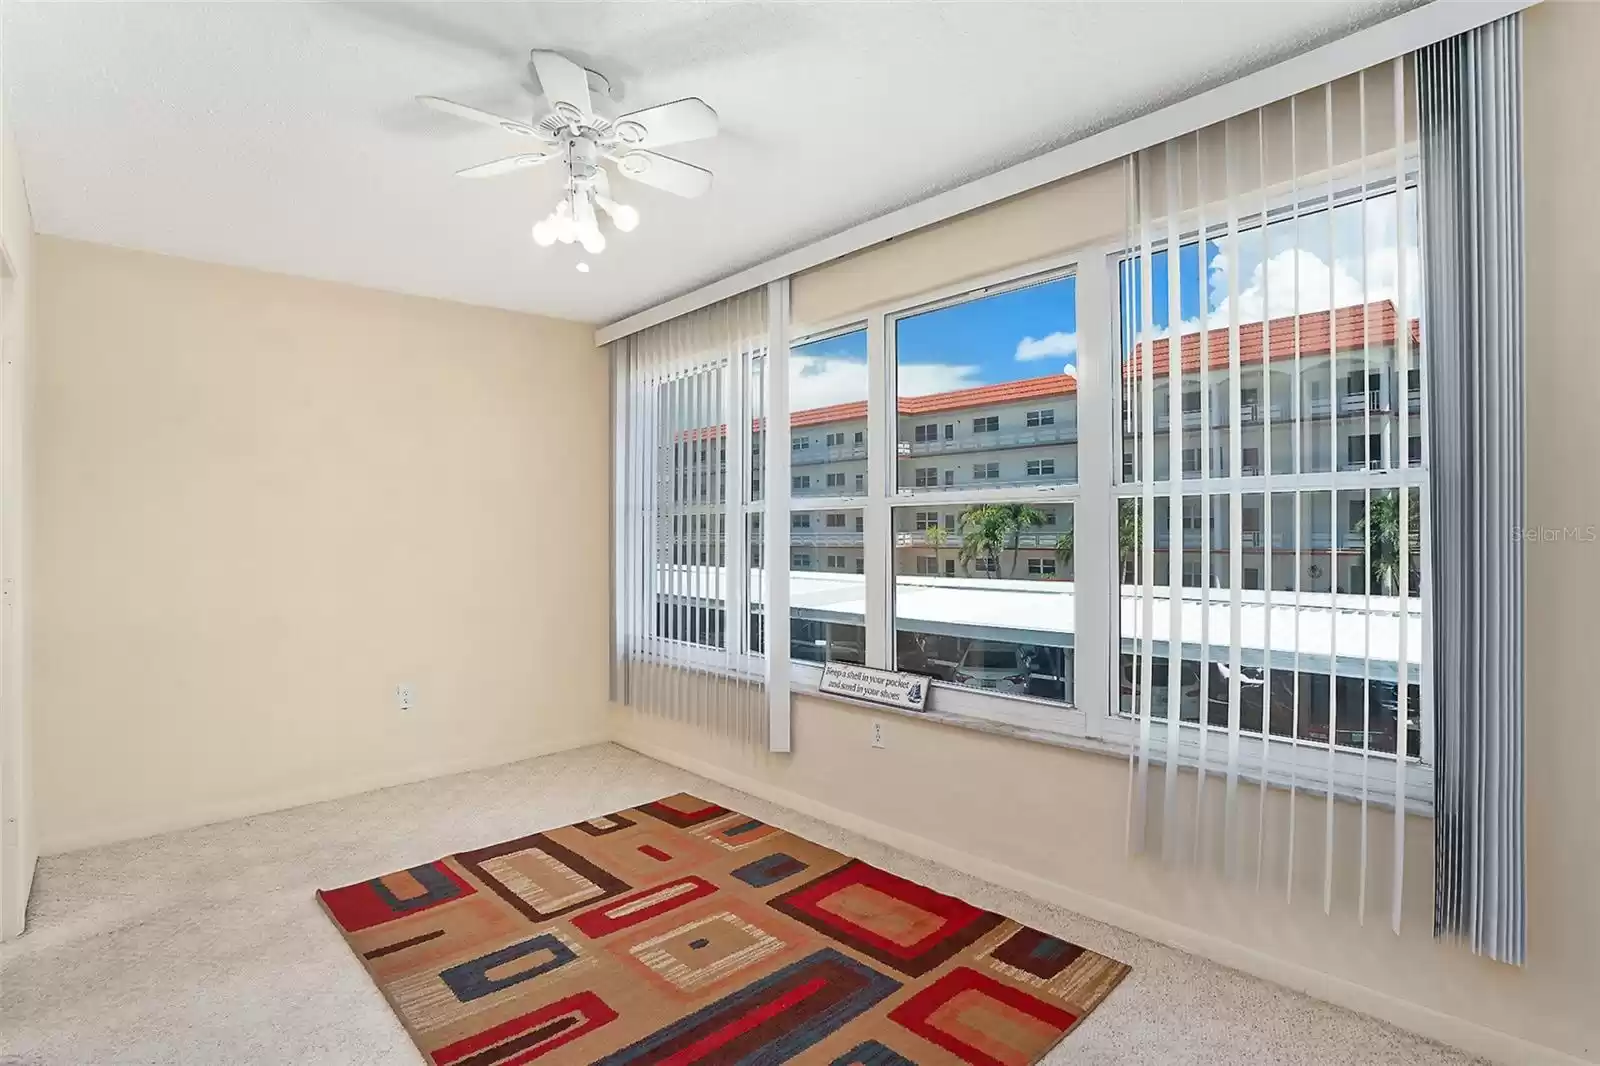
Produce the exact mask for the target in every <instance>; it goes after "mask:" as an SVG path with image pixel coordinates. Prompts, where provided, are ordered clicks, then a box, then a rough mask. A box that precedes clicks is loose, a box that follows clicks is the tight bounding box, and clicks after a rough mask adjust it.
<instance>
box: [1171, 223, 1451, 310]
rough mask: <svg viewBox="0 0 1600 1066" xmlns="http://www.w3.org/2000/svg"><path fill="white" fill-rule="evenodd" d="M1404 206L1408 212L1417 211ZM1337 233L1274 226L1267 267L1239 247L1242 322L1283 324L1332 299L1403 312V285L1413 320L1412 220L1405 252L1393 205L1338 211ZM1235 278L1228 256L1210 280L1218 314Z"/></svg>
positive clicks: (1244, 244) (1247, 244)
mask: <svg viewBox="0 0 1600 1066" xmlns="http://www.w3.org/2000/svg"><path fill="white" fill-rule="evenodd" d="M1407 206H1408V209H1409V208H1410V207H1411V206H1412V205H1411V204H1409V203H1408V205H1407ZM1321 217H1322V218H1326V217H1327V216H1325V215H1324V216H1321ZM1333 225H1334V232H1333V233H1331V234H1330V233H1329V232H1328V230H1327V228H1326V225H1319V224H1315V223H1313V222H1309V221H1308V222H1305V223H1302V225H1301V228H1300V232H1299V234H1298V237H1297V235H1296V234H1295V231H1294V229H1293V228H1292V227H1291V226H1289V225H1288V224H1285V223H1280V224H1278V225H1275V226H1273V227H1272V228H1271V230H1270V240H1269V243H1270V244H1271V245H1272V246H1273V248H1272V254H1271V255H1270V256H1269V257H1268V258H1267V259H1266V260H1265V261H1264V262H1263V261H1262V258H1261V243H1260V241H1259V240H1256V241H1243V240H1241V242H1240V243H1241V253H1242V254H1241V256H1240V258H1241V260H1242V262H1241V264H1240V265H1241V270H1240V277H1239V303H1238V307H1239V319H1240V321H1242V322H1259V321H1261V319H1262V318H1263V317H1267V316H1270V317H1272V318H1281V317H1286V316H1290V315H1296V314H1302V315H1303V314H1307V313H1309V312H1314V311H1326V310H1327V309H1328V307H1329V306H1330V303H1329V298H1330V296H1331V298H1332V306H1333V307H1359V306H1361V305H1362V304H1363V303H1376V302H1379V301H1383V300H1389V301H1391V302H1393V303H1395V304H1396V305H1397V306H1398V304H1399V303H1400V300H1401V296H1402V293H1401V282H1402V279H1403V281H1404V289H1405V291H1404V293H1403V295H1404V298H1405V303H1406V311H1407V314H1409V315H1415V314H1416V311H1417V308H1418V307H1420V306H1421V297H1422V290H1421V284H1422V264H1421V261H1420V257H1419V255H1418V253H1417V249H1416V247H1415V245H1414V244H1412V243H1411V241H1412V240H1414V238H1415V231H1416V227H1415V218H1414V217H1412V218H1410V219H1409V220H1408V222H1407V229H1408V234H1407V236H1408V238H1410V240H1408V242H1407V243H1408V247H1406V248H1405V249H1404V250H1403V252H1402V249H1401V248H1400V247H1399V244H1398V240H1397V234H1396V231H1395V212H1394V203H1393V201H1392V200H1388V199H1386V198H1380V199H1375V200H1370V201H1366V203H1365V209H1364V210H1363V209H1360V208H1356V207H1354V206H1353V205H1352V206H1350V207H1343V208H1339V209H1338V210H1336V211H1335V212H1334V218H1333ZM1363 228H1364V230H1365V232H1363ZM1330 243H1331V244H1332V246H1333V254H1332V255H1331V256H1330V255H1329V250H1328V248H1329V244H1330ZM1330 259H1331V260H1332V266H1330V265H1329V260H1330ZM1363 263H1364V264H1365V270H1364V271H1363V269H1362V267H1363ZM1230 275H1231V269H1230V263H1229V259H1228V255H1227V253H1226V251H1224V252H1223V253H1222V254H1219V255H1218V256H1216V257H1215V258H1214V259H1213V260H1212V261H1211V268H1210V270H1209V276H1208V278H1207V281H1208V285H1207V288H1208V290H1209V295H1210V304H1211V308H1212V309H1213V313H1216V314H1225V312H1226V309H1227V306H1228V287H1229V284H1230ZM1191 328H1193V327H1191Z"/></svg>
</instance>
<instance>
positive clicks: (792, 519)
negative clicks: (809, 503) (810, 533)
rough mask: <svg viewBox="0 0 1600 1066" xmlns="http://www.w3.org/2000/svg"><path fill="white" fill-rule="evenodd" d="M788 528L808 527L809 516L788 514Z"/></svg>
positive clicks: (809, 525) (809, 524)
mask: <svg viewBox="0 0 1600 1066" xmlns="http://www.w3.org/2000/svg"><path fill="white" fill-rule="evenodd" d="M789 528H790V529H810V528H811V516H810V515H808V514H796V515H790V516H789Z"/></svg>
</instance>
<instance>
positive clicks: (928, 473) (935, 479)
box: [916, 466, 939, 489]
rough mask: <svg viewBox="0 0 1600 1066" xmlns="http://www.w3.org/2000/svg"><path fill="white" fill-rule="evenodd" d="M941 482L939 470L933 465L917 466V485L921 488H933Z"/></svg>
mask: <svg viewBox="0 0 1600 1066" xmlns="http://www.w3.org/2000/svg"><path fill="white" fill-rule="evenodd" d="M938 484H939V470H938V468H937V467H932V466H919V467H917V477H916V485H917V488H919V489H931V488H935V487H937V486H938Z"/></svg>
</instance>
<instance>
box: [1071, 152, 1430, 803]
mask: <svg viewBox="0 0 1600 1066" xmlns="http://www.w3.org/2000/svg"><path fill="white" fill-rule="evenodd" d="M1416 168H1417V160H1416V158H1415V156H1408V158H1407V160H1406V181H1405V182H1404V183H1403V184H1398V185H1397V183H1396V181H1395V180H1394V178H1393V177H1392V176H1387V177H1386V176H1380V175H1369V176H1368V178H1369V180H1367V182H1366V184H1365V185H1362V184H1360V183H1358V182H1354V181H1349V180H1346V181H1343V182H1342V183H1341V186H1340V187H1339V188H1337V189H1335V190H1334V192H1333V195H1332V196H1331V197H1329V196H1328V195H1326V193H1324V194H1322V195H1320V196H1319V195H1317V194H1315V193H1313V192H1312V191H1311V188H1312V186H1311V184H1310V183H1307V184H1303V185H1301V186H1300V187H1299V193H1300V196H1299V202H1298V204H1297V203H1296V202H1295V197H1294V195H1293V193H1292V192H1291V191H1290V190H1283V189H1279V190H1277V191H1275V192H1272V193H1269V194H1268V195H1267V196H1266V197H1265V198H1264V201H1263V202H1262V206H1261V209H1260V210H1258V211H1256V212H1253V213H1241V214H1240V216H1239V217H1238V219H1237V221H1236V224H1235V225H1236V228H1237V229H1238V230H1239V231H1240V232H1250V231H1252V230H1253V229H1254V228H1255V227H1258V226H1260V225H1262V224H1265V225H1268V226H1271V225H1273V224H1275V223H1277V222H1279V221H1283V220H1284V219H1285V218H1286V217H1287V218H1293V217H1296V215H1298V216H1299V217H1302V218H1303V217H1307V216H1311V217H1315V216H1316V215H1317V213H1318V212H1319V211H1323V210H1338V209H1339V208H1341V207H1346V206H1349V205H1351V204H1355V203H1360V202H1362V201H1370V200H1372V199H1374V198H1375V197H1376V196H1379V195H1385V194H1389V195H1395V196H1403V195H1404V194H1405V193H1406V192H1407V191H1412V192H1414V193H1417V195H1420V192H1418V191H1417V183H1416ZM1319 201H1320V202H1321V203H1320V206H1318V207H1314V208H1311V209H1308V206H1307V205H1317V204H1318V203H1319ZM1285 212H1287V215H1286V214H1285ZM1198 239H1199V238H1198V236H1197V235H1196V234H1195V233H1193V232H1192V231H1184V232H1182V233H1180V235H1179V243H1180V246H1181V245H1183V244H1187V243H1189V242H1190V241H1192V240H1198ZM1207 239H1210V238H1209V237H1208V238H1207ZM1166 248H1167V239H1166V237H1165V235H1164V233H1163V234H1161V235H1159V236H1158V238H1157V239H1156V240H1153V241H1152V242H1151V248H1150V252H1151V253H1152V254H1153V253H1156V252H1160V251H1164V250H1166ZM1099 254H1100V261H1101V263H1102V264H1103V266H1104V269H1105V271H1106V272H1107V275H1108V280H1109V281H1110V284H1111V285H1112V291H1111V293H1110V295H1109V297H1108V298H1107V300H1106V303H1105V306H1106V307H1107V308H1108V316H1107V317H1108V325H1109V328H1110V329H1111V331H1112V332H1111V334H1110V337H1111V340H1110V341H1109V342H1108V344H1109V346H1108V347H1107V348H1106V349H1105V350H1104V351H1103V352H1099V351H1098V350H1097V354H1100V355H1102V356H1103V357H1104V358H1106V359H1108V360H1111V361H1113V362H1114V361H1115V359H1116V357H1117V356H1116V349H1115V343H1116V338H1119V337H1120V336H1121V335H1122V321H1121V306H1120V304H1121V301H1120V300H1119V299H1118V298H1117V287H1116V286H1117V283H1118V282H1117V279H1118V277H1119V271H1120V264H1121V261H1122V259H1123V258H1125V257H1126V255H1127V249H1126V247H1125V246H1124V243H1123V242H1122V241H1114V242H1108V243H1106V244H1104V245H1102V246H1101V247H1100V249H1099ZM1082 328H1083V318H1082V316H1081V312H1080V318H1079V330H1080V339H1079V345H1078V348H1079V352H1080V353H1083V352H1084V351H1085V345H1084V344H1083V341H1082V338H1081V331H1082ZM1208 328H1210V327H1208ZM1412 358H1413V359H1415V358H1417V354H1416V353H1413V356H1412ZM1083 365H1084V363H1083V358H1082V356H1081V354H1080V360H1079V373H1080V376H1081V374H1082V371H1083ZM1109 369H1110V368H1108V370H1109ZM1408 369H1409V370H1411V371H1417V370H1419V369H1421V367H1420V366H1413V367H1410V368H1408ZM1357 373H1360V372H1359V371H1358V372H1357ZM1368 373H1369V374H1376V373H1378V372H1377V371H1370V370H1369V371H1368ZM1340 380H1341V387H1340V388H1337V389H1335V392H1334V396H1335V399H1334V401H1333V402H1334V403H1337V402H1339V401H1340V400H1342V399H1343V398H1344V396H1345V395H1346V394H1345V393H1344V391H1343V388H1342V383H1343V382H1344V381H1347V380H1348V375H1347V376H1346V377H1345V378H1344V379H1340ZM1310 383H1311V391H1312V394H1313V395H1312V397H1311V398H1310V400H1309V402H1310V403H1313V404H1314V403H1315V402H1316V401H1317V397H1316V393H1317V391H1318V386H1319V384H1320V385H1321V387H1322V388H1323V389H1326V387H1327V385H1328V380H1327V378H1326V377H1313V378H1311V379H1310ZM1080 384H1081V377H1080ZM1367 384H1368V385H1370V384H1371V378H1370V377H1369V379H1368V382H1367ZM1423 384H1424V389H1425V386H1426V381H1425V375H1424V381H1423ZM1115 387H1116V385H1115V383H1113V388H1115ZM1207 387H1209V384H1208V386H1207ZM1248 387H1249V386H1241V390H1240V391H1241V403H1240V406H1241V408H1243V407H1244V406H1245V405H1244V403H1243V402H1242V394H1243V392H1244V391H1245V389H1246V388H1248ZM1352 395H1356V396H1361V395H1363V393H1362V392H1357V393H1354V394H1352ZM1365 395H1366V396H1368V397H1371V396H1372V395H1373V393H1372V391H1371V390H1370V389H1369V390H1368V391H1367V392H1366V393H1365ZM1258 398H1259V397H1258ZM1109 399H1111V400H1112V401H1113V402H1114V400H1115V397H1114V396H1113V397H1110V398H1109ZM1322 399H1324V400H1326V399H1327V395H1326V393H1324V394H1323V396H1322ZM1409 399H1410V396H1409V390H1408V394H1407V402H1408V403H1409ZM1424 402H1425V401H1424ZM1079 404H1080V407H1081V405H1082V404H1083V398H1082V396H1081V394H1080V397H1079ZM1163 413H1165V409H1164V408H1158V409H1157V415H1158V416H1160V415H1162V414H1163ZM1120 420H1121V414H1120V412H1113V415H1112V418H1111V421H1112V422H1113V423H1115V424H1118V425H1119V428H1120ZM1417 424H1422V423H1421V419H1420V418H1419V419H1418V420H1417ZM1081 438H1082V434H1081V433H1080V439H1081ZM1352 439H1353V438H1352ZM1318 443H1319V440H1318V439H1314V440H1313V452H1315V448H1316V445H1317V444H1318ZM1113 447H1114V449H1115V451H1116V453H1117V460H1118V464H1119V467H1122V468H1123V469H1122V475H1123V476H1122V477H1120V478H1118V479H1117V483H1116V484H1114V485H1113V486H1112V494H1113V497H1114V498H1119V497H1123V496H1127V495H1129V494H1130V489H1132V488H1134V487H1137V486H1142V484H1143V482H1142V481H1140V480H1138V479H1137V476H1136V475H1137V472H1138V471H1137V463H1136V462H1135V463H1134V464H1133V465H1134V467H1135V470H1134V472H1133V473H1132V474H1129V473H1128V472H1126V465H1127V464H1126V463H1125V462H1123V448H1122V442H1121V439H1120V433H1119V434H1118V438H1117V440H1116V442H1115V443H1114V445H1113ZM1346 447H1347V448H1348V447H1349V446H1348V445H1346ZM1241 450H1242V449H1241ZM1083 459H1084V456H1083V454H1082V453H1081V452H1080V455H1079V464H1080V468H1081V466H1082V463H1083ZM1426 459H1427V453H1426V451H1425V450H1424V453H1423V462H1422V463H1420V464H1418V470H1417V474H1418V476H1419V477H1420V478H1421V479H1422V481H1421V486H1420V490H1419V491H1420V493H1421V497H1422V500H1423V504H1422V506H1423V507H1424V512H1423V513H1424V514H1426V510H1425V509H1426V507H1427V500H1428V496H1429V494H1428V484H1429V480H1428V479H1429V470H1428V464H1427V462H1426ZM1329 460H1330V462H1329V470H1327V471H1324V472H1322V473H1318V474H1311V475H1306V476H1309V477H1311V478H1313V479H1316V480H1318V481H1319V482H1321V481H1324V480H1328V479H1330V478H1331V479H1332V483H1334V484H1335V486H1336V488H1335V490H1334V492H1335V497H1336V498H1337V493H1338V492H1340V491H1343V490H1345V489H1347V488H1363V487H1365V488H1371V489H1373V490H1379V489H1390V488H1398V490H1399V491H1410V490H1411V489H1412V488H1416V486H1413V485H1411V484H1410V483H1409V482H1408V481H1406V480H1405V479H1404V478H1403V477H1402V476H1401V471H1399V470H1397V469H1396V470H1391V469H1389V468H1387V467H1377V468H1375V467H1373V465H1372V463H1371V457H1370V455H1369V456H1367V461H1365V462H1363V463H1361V464H1360V465H1359V466H1356V467H1352V468H1347V469H1337V470H1336V469H1333V468H1334V467H1335V466H1336V465H1337V464H1338V460H1339V457H1338V456H1337V455H1336V454H1334V455H1330V456H1329ZM1312 461H1313V462H1315V461H1316V458H1315V454H1314V455H1313V457H1312ZM1409 465H1410V464H1409V462H1408V463H1407V467H1409ZM1409 472H1410V471H1409V470H1407V471H1406V473H1409ZM1151 473H1152V474H1154V471H1152V472H1151ZM1300 477H1301V475H1293V474H1273V475H1270V478H1269V477H1264V476H1261V475H1245V474H1244V473H1243V472H1242V471H1241V472H1240V474H1239V475H1238V476H1236V477H1234V478H1231V479H1229V478H1225V477H1224V478H1220V479H1221V480H1225V481H1227V482H1228V483H1229V484H1234V485H1238V486H1240V491H1241V492H1244V493H1246V494H1248V493H1251V492H1262V491H1263V490H1264V489H1265V488H1267V487H1268V486H1269V485H1270V488H1271V491H1272V492H1274V493H1277V492H1285V491H1290V490H1291V489H1294V488H1296V487H1297V482H1298V481H1299V479H1300ZM1211 480H1213V481H1215V480H1219V478H1217V477H1213V478H1212V479H1211ZM1179 481H1181V482H1182V483H1183V484H1184V485H1185V489H1184V491H1185V492H1188V491H1190V489H1189V487H1188V486H1189V485H1190V484H1191V480H1190V479H1183V478H1180V479H1179ZM1154 484H1155V485H1156V486H1165V485H1168V484H1170V483H1169V482H1167V481H1160V480H1156V481H1154ZM1205 484H1206V479H1204V478H1201V479H1193V480H1192V485H1193V491H1194V492H1195V493H1200V494H1203V493H1204V491H1205V490H1204V488H1203V486H1204V485H1205ZM1314 491H1327V489H1326V486H1323V485H1321V484H1320V483H1319V484H1318V485H1317V486H1315V489H1314ZM1114 509H1115V503H1113V511H1114ZM1335 510H1337V505H1335ZM1330 518H1332V519H1333V524H1334V525H1335V526H1337V524H1338V519H1337V517H1335V516H1333V515H1330ZM1419 520H1420V519H1419ZM1204 535H1209V534H1204ZM1335 535H1337V534H1335ZM1423 544H1424V558H1423V562H1422V564H1421V565H1422V568H1423V577H1422V595H1421V596H1420V597H1418V598H1420V599H1422V600H1423V603H1422V609H1423V612H1424V613H1423V632H1424V634H1426V633H1427V631H1428V627H1429V623H1428V620H1427V613H1426V612H1427V600H1426V596H1427V588H1428V582H1429V567H1428V562H1427V560H1426V544H1427V540H1426V538H1424V539H1423ZM1073 554H1074V558H1073V564H1074V569H1075V570H1079V571H1081V569H1082V567H1081V565H1080V559H1081V558H1082V557H1083V555H1084V553H1083V552H1082V551H1081V550H1077V549H1075V550H1074V553H1073ZM1241 570H1242V568H1241ZM1203 576H1205V577H1206V579H1207V584H1209V583H1210V579H1211V577H1210V575H1203ZM1239 576H1240V578H1241V579H1242V577H1243V574H1242V573H1241V574H1240V575H1239ZM1328 577H1329V581H1330V582H1332V583H1333V584H1334V587H1337V582H1338V578H1339V574H1338V566H1337V563H1335V565H1334V568H1333V572H1332V573H1330V574H1329V575H1328ZM1081 616H1082V612H1079V618H1080V625H1081ZM1113 639H1116V638H1115V637H1114V638H1113ZM1424 639H1426V638H1424ZM1117 644H1118V650H1119V652H1120V640H1118V641H1117ZM1420 652H1421V656H1422V657H1421V659H1420V660H1419V670H1418V676H1419V682H1420V683H1419V685H1418V687H1419V689H1420V691H1421V693H1422V696H1421V699H1422V704H1421V707H1420V709H1419V719H1420V724H1421V738H1420V740H1421V743H1420V754H1419V757H1418V758H1415V759H1413V758H1410V757H1409V756H1405V759H1406V773H1405V797H1404V802H1405V804H1406V807H1407V809H1408V810H1409V811H1410V812H1412V813H1416V814H1424V815H1429V814H1432V812H1433V795H1434V793H1433V781H1434V768H1433V765H1432V762H1431V759H1432V754H1433V718H1434V716H1433V706H1432V697H1431V691H1430V690H1431V684H1430V674H1429V666H1428V660H1427V648H1426V645H1424V647H1423V648H1422V649H1420ZM1081 658H1082V657H1081V656H1080V659H1081ZM1119 659H1120V655H1119ZM1331 701H1332V696H1331V695H1330V707H1329V719H1330V721H1331V720H1332V719H1333V717H1334V713H1335V712H1334V708H1333V707H1332V705H1331ZM1118 702H1119V703H1120V700H1119V701H1118ZM1107 710H1108V711H1109V712H1110V713H1109V714H1108V715H1107V716H1105V718H1104V720H1103V723H1102V729H1103V732H1102V735H1103V736H1104V737H1106V738H1113V739H1116V740H1117V741H1118V742H1119V744H1120V745H1129V746H1131V745H1133V744H1135V743H1136V742H1137V736H1138V731H1139V723H1138V720H1137V719H1136V718H1134V719H1129V718H1124V717H1123V716H1122V715H1121V714H1120V713H1119V711H1118V710H1117V709H1115V708H1111V707H1108V708H1107ZM1158 721H1159V722H1160V724H1161V728H1160V729H1152V730H1151V733H1152V736H1151V738H1150V739H1151V746H1150V751H1151V755H1152V757H1153V758H1164V757H1165V754H1166V744H1167V740H1166V732H1167V730H1166V719H1165V717H1163V718H1161V719H1159V720H1158ZM1201 728H1202V726H1201V724H1200V723H1198V722H1188V721H1182V722H1180V723H1179V729H1178V733H1179V743H1178V747H1179V761H1180V765H1182V766H1184V767H1187V768H1193V767H1197V766H1199V765H1200V761H1201V759H1200V744H1199V739H1198V738H1199V735H1200V729H1201ZM1203 728H1206V729H1208V730H1210V731H1211V734H1212V736H1213V737H1214V738H1220V739H1211V740H1210V742H1209V743H1208V744H1207V745H1206V751H1205V763H1206V771H1207V772H1208V773H1211V772H1213V771H1215V770H1226V761H1225V760H1224V759H1223V758H1222V755H1221V751H1222V750H1225V749H1226V745H1227V736H1228V733H1227V730H1226V729H1224V728H1221V727H1217V726H1209V725H1208V726H1204V727H1203ZM1403 736H1404V733H1403V732H1402V731H1400V730H1398V729H1397V731H1396V738H1397V739H1396V748H1397V749H1398V748H1400V747H1402V746H1403V741H1402V740H1401V739H1400V738H1401V737H1403ZM1264 742H1265V743H1267V744H1269V745H1270V747H1269V748H1268V750H1267V751H1263V747H1262V745H1263V743H1264ZM1219 749H1220V750H1219ZM1329 754H1330V752H1329V749H1328V748H1326V747H1319V746H1313V745H1310V744H1307V743H1304V742H1297V741H1296V740H1293V739H1291V738H1287V737H1280V736H1276V735H1273V736H1270V737H1266V738H1264V737H1262V736H1261V735H1260V734H1249V733H1244V734H1242V735H1241V736H1240V738H1239V744H1238V757H1237V770H1238V773H1239V776H1240V777H1241V778H1242V779H1246V780H1251V781H1256V780H1259V778H1260V776H1261V770H1262V767H1264V766H1265V767H1266V768H1267V778H1268V781H1269V783H1271V784H1272V785H1273V786H1277V787H1284V788H1287V787H1289V785H1290V783H1291V782H1297V783H1298V785H1299V787H1301V788H1311V789H1313V790H1317V791H1321V790H1323V789H1327V790H1328V791H1330V792H1331V793H1332V794H1333V795H1337V796H1340V797H1342V798H1345V799H1355V798H1358V797H1364V798H1365V800H1366V801H1368V802H1371V803H1373V804H1377V805H1380V806H1391V807H1392V806H1393V805H1394V803H1395V802H1396V797H1395V796H1394V775H1393V774H1392V773H1389V772H1387V771H1383V770H1380V771H1377V772H1375V773H1374V772H1371V771H1370V766H1369V762H1370V761H1373V760H1376V761H1381V762H1390V761H1392V760H1393V759H1394V758H1396V755H1392V754H1389V753H1386V752H1378V751H1369V752H1362V751H1359V750H1356V749H1351V748H1338V747H1335V748H1333V749H1332V752H1331V754H1332V756H1333V757H1332V758H1331V759H1330V758H1329V757H1328V756H1329Z"/></svg>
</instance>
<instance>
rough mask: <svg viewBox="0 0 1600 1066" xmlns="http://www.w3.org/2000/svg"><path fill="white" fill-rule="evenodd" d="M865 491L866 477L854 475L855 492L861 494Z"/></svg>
mask: <svg viewBox="0 0 1600 1066" xmlns="http://www.w3.org/2000/svg"><path fill="white" fill-rule="evenodd" d="M865 491H867V475H865V474H857V475H856V492H858V493H861V492H865Z"/></svg>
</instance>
